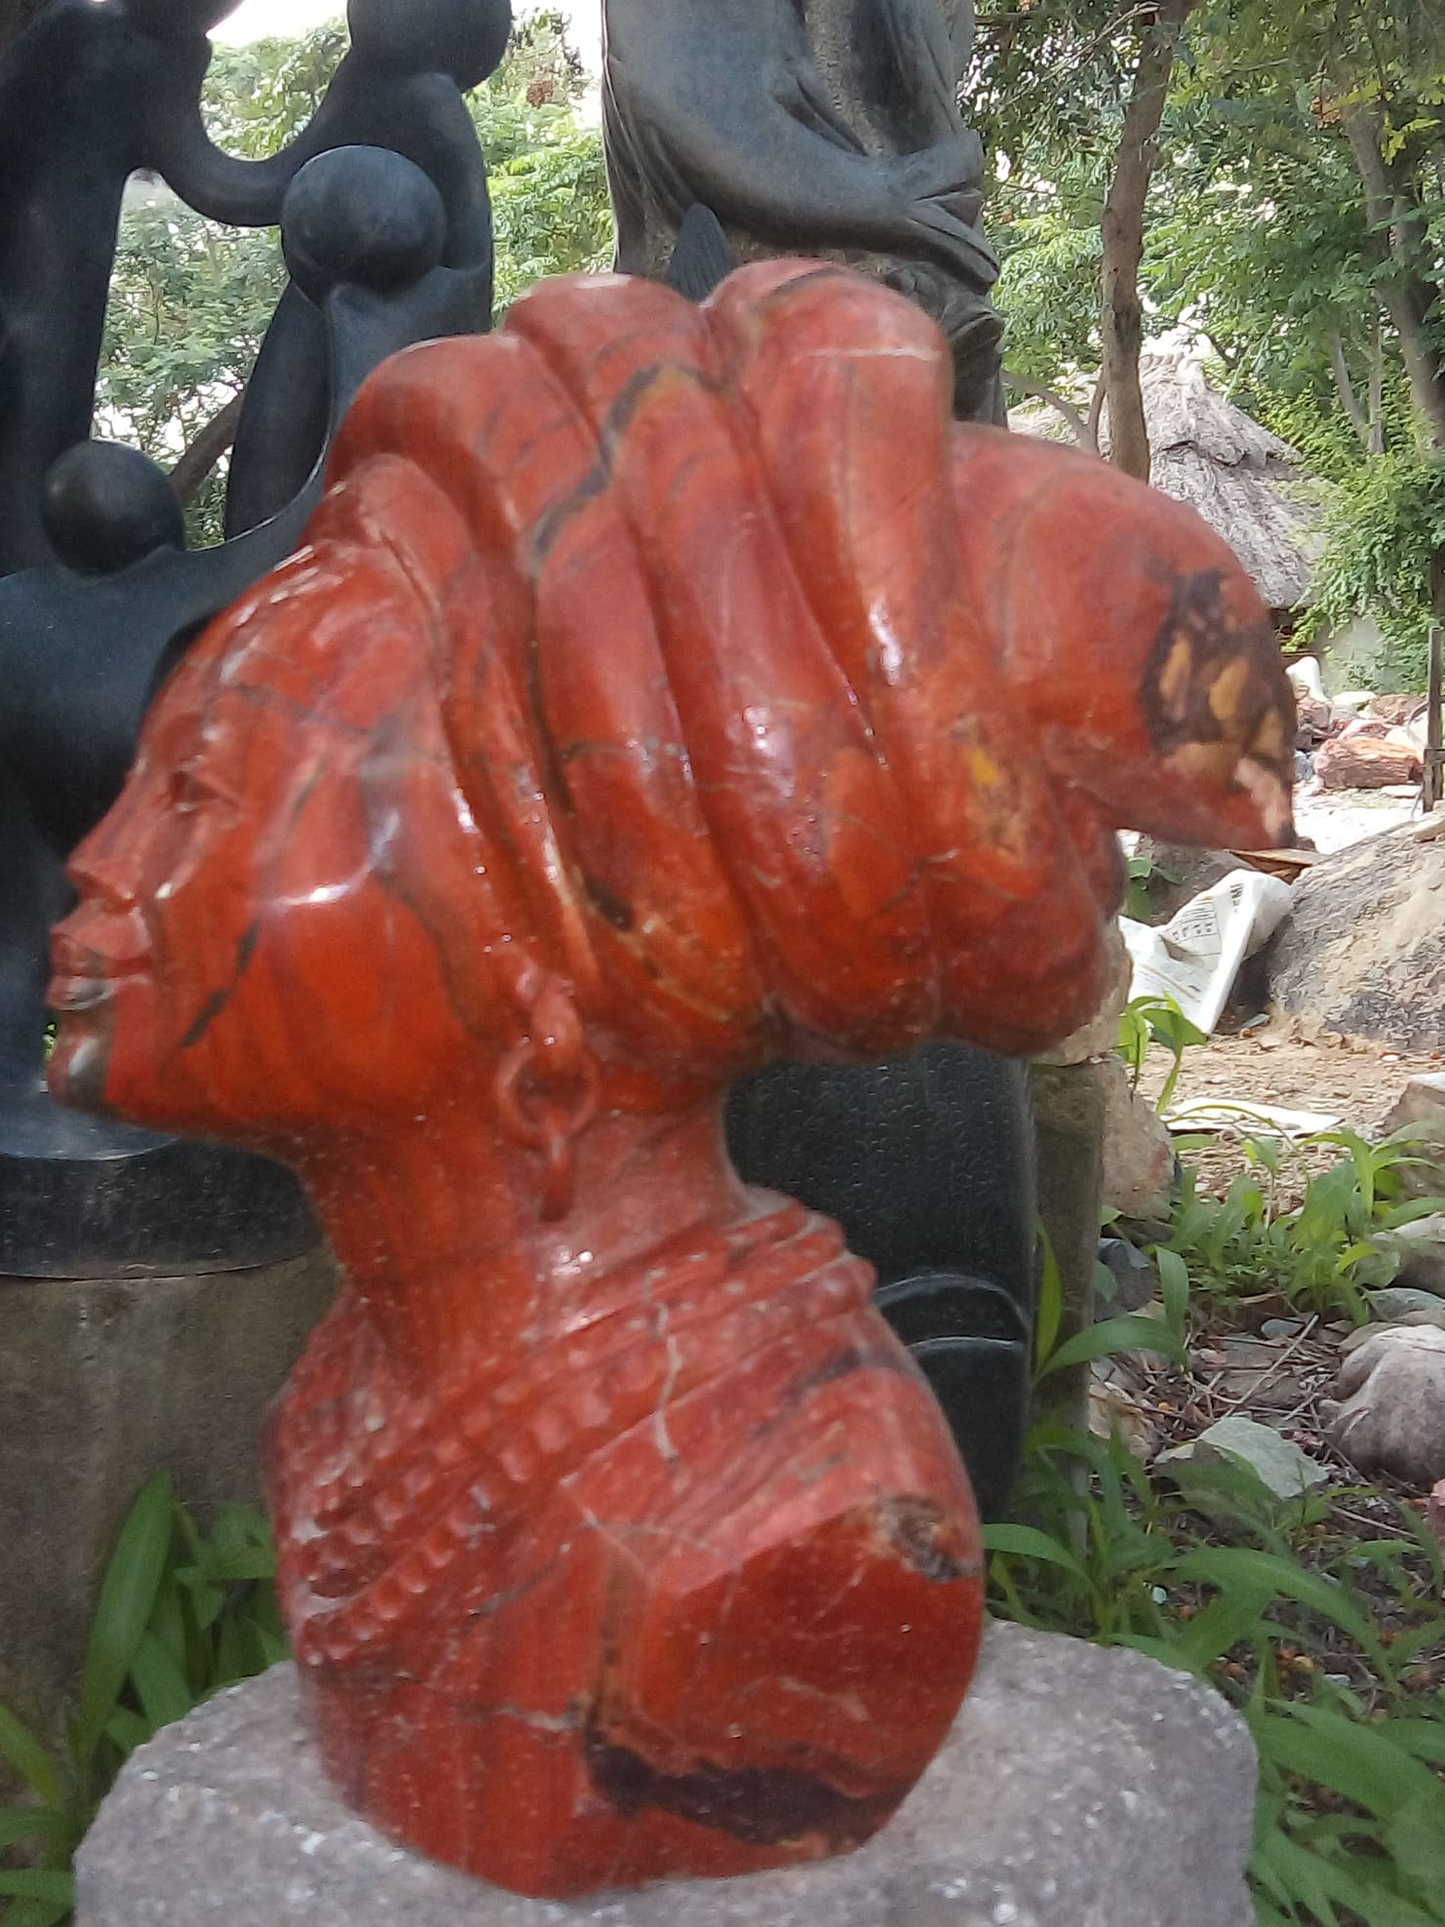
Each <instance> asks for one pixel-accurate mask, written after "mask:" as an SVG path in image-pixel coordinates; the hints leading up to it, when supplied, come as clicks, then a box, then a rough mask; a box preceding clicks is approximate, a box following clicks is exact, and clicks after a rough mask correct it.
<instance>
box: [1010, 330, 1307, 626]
mask: <svg viewBox="0 0 1445 1927" xmlns="http://www.w3.org/2000/svg"><path fill="white" fill-rule="evenodd" d="M1139 373H1140V380H1141V383H1142V385H1143V390H1144V415H1145V419H1146V421H1147V422H1148V425H1149V446H1150V449H1151V450H1152V452H1153V473H1152V476H1151V479H1152V481H1153V483H1154V486H1155V487H1156V488H1157V489H1160V490H1162V491H1163V493H1164V494H1165V495H1172V496H1174V498H1175V499H1176V500H1177V501H1180V502H1188V503H1189V504H1190V506H1191V507H1192V508H1196V509H1198V511H1199V513H1200V514H1201V515H1202V516H1203V517H1204V519H1205V521H1206V522H1208V523H1209V524H1210V525H1211V526H1212V527H1213V528H1216V529H1218V531H1219V533H1220V534H1221V535H1222V536H1223V537H1224V539H1225V541H1226V542H1228V544H1229V546H1230V547H1231V548H1232V549H1233V550H1234V552H1235V554H1236V555H1237V556H1238V557H1239V559H1240V561H1241V562H1242V563H1243V564H1244V567H1245V568H1246V570H1247V571H1248V572H1249V575H1250V577H1251V579H1252V580H1253V582H1254V585H1255V587H1256V588H1257V589H1258V590H1259V592H1260V595H1261V596H1262V597H1263V599H1264V601H1265V602H1267V603H1268V605H1269V607H1270V608H1271V609H1274V610H1288V609H1293V608H1296V607H1297V606H1298V605H1299V604H1300V603H1301V602H1302V601H1303V600H1304V598H1305V593H1306V591H1307V590H1308V588H1309V583H1310V576H1311V574H1312V573H1313V568H1314V563H1315V560H1316V559H1317V557H1318V554H1319V546H1320V545H1319V533H1318V527H1319V519H1320V508H1321V503H1320V495H1319V490H1318V488H1317V487H1316V486H1313V485H1311V484H1310V483H1309V481H1308V480H1307V479H1306V478H1305V477H1304V476H1302V474H1301V473H1300V457H1299V455H1298V454H1297V453H1296V451H1295V450H1294V449H1292V448H1291V447H1290V446H1289V444H1288V442H1282V441H1281V440H1280V438H1279V437H1278V435H1272V434H1271V433H1270V431H1269V430H1268V429H1267V428H1262V427H1261V426H1260V424H1259V423H1258V422H1257V421H1255V420H1253V419H1252V417H1250V416H1249V415H1246V414H1245V412H1244V410H1243V409H1242V408H1236V407H1235V405H1234V403H1233V402H1231V401H1227V400H1226V399H1225V397H1224V396H1223V395H1221V394H1220V393H1219V392H1218V390H1217V389H1214V388H1211V387H1210V385H1209V383H1208V382H1207V381H1206V380H1205V378H1204V371H1203V369H1202V368H1201V367H1200V365H1199V363H1198V362H1197V361H1196V360H1194V359H1193V357H1192V356H1190V355H1189V354H1188V353H1187V352H1184V351H1181V350H1173V349H1149V350H1146V351H1145V354H1144V356H1143V359H1142V361H1141V363H1140V370H1139ZM1009 421H1010V423H1011V424H1012V426H1013V427H1014V428H1016V429H1018V430H1020V431H1021V432H1022V433H1024V434H1028V435H1043V436H1046V437H1047V438H1048V439H1049V440H1051V441H1072V440H1073V439H1074V438H1073V435H1072V433H1071V432H1070V430H1069V429H1068V427H1067V426H1066V425H1065V423H1064V419H1063V417H1062V416H1061V415H1060V414H1059V413H1058V412H1057V411H1056V410H1055V409H1053V408H1051V407H1049V406H1048V404H1047V403H1044V402H1031V403H1030V404H1029V405H1028V407H1026V408H1018V409H1015V410H1014V411H1013V412H1012V413H1011V414H1010V416H1009ZM1100 439H1101V441H1102V443H1103V446H1104V449H1105V451H1106V452H1107V449H1108V446H1109V422H1108V412H1107V410H1106V411H1105V416H1104V421H1103V424H1102V430H1101V435H1100Z"/></svg>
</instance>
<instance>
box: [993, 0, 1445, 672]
mask: <svg viewBox="0 0 1445 1927" xmlns="http://www.w3.org/2000/svg"><path fill="white" fill-rule="evenodd" d="M1148 13H1149V9H1148V7H1147V6H1146V7H1143V8H1135V9H1118V8H1114V7H1110V6H1098V5H1095V4H1094V0H997V4H995V5H988V4H985V5H984V6H983V7H982V8H981V12H980V33H979V54H978V58H977V61H976V63H975V70H974V73H973V75H972V76H971V80H970V86H971V89H972V92H971V98H970V111H971V112H972V113H973V115H974V118H975V119H976V120H977V121H978V123H979V125H980V127H981V129H982V131H983V133H984V135H985V139H986V141H987V142H988V143H989V146H990V150H991V152H992V155H993V168H994V173H995V176H996V187H995V192H994V196H993V200H992V203H991V208H990V214H989V220H990V226H991V231H992V233H993V235H994V238H995V239H996V241H997V243H998V246H999V251H1000V254H1001V256H1002V257H1003V273H1002V277H1001V280H1000V284H999V293H998V300H999V305H1000V307H1001V308H1002V310H1003V312H1004V314H1005V317H1006V319H1007V321H1008V324H1009V334H1008V338H1007V346H1006V352H1007V357H1008V367H1009V369H1010V372H1011V374H1012V375H1014V376H1016V377H1018V382H1017V386H1018V387H1019V388H1020V390H1021V391H1022V392H1025V393H1038V392H1039V391H1040V390H1041V389H1049V390H1053V391H1056V392H1057V393H1059V394H1060V395H1061V396H1062V397H1063V399H1064V400H1066V401H1068V402H1070V403H1071V404H1072V405H1073V408H1074V410H1075V414H1076V417H1077V415H1079V414H1083V415H1084V416H1085V417H1086V419H1085V420H1084V421H1083V422H1082V424H1080V426H1081V427H1082V431H1083V432H1082V433H1081V434H1080V435H1079V438H1080V439H1082V440H1087V439H1088V437H1089V433H1090V432H1091V430H1092V426H1093V419H1092V416H1093V413H1096V411H1097V407H1098V403H1099V400H1100V395H1099V389H1098V382H1099V370H1100V367H1101V363H1102V362H1103V360H1104V352H1105V339H1104V334H1103V331H1102V329H1101V326H1100V310H1099V299H1100V276H1101V264H1102V261H1103V258H1104V253H1105V248H1104V239H1103V232H1102V229H1103V224H1104V211H1105V196H1106V193H1107V190H1108V185H1109V181H1110V169H1111V166H1112V164H1113V162H1112V157H1113V155H1114V152H1115V147H1116V144H1117V142H1118V138H1119V131H1120V129H1121V126H1122V123H1123V115H1124V113H1125V111H1126V102H1127V98H1128V89H1129V84H1130V72H1131V67H1130V62H1131V60H1132V59H1133V58H1134V57H1135V51H1136V49H1137V45H1138V38H1137V36H1138V33H1139V31H1140V16H1141V15H1147V14H1148ZM1156 146H1157V155H1156V157H1155V162H1154V168H1153V174H1152V179H1151V184H1150V189H1149V196H1148V200H1147V203H1146V219H1145V234H1144V249H1143V258H1142V264H1141V270H1140V287H1141V293H1142V296H1143V306H1144V317H1143V326H1144V332H1145V335H1146V336H1150V335H1152V336H1158V335H1160V334H1163V333H1164V332H1166V331H1168V330H1172V329H1176V328H1180V327H1182V328H1183V329H1184V330H1185V331H1187V332H1188V333H1190V334H1192V335H1193V336H1194V338H1195V339H1196V341H1197V342H1198V344H1199V345H1200V346H1201V347H1202V348H1203V349H1204V350H1205V351H1206V352H1207V353H1208V354H1209V355H1210V357H1211V359H1212V361H1213V363H1214V368H1213V373H1214V377H1215V379H1216V380H1217V381H1219V382H1220V383H1221V384H1223V385H1224V386H1225V387H1226V388H1227V390H1228V391H1229V393H1230V394H1231V396H1232V398H1233V399H1234V400H1236V401H1238V402H1239V403H1240V405H1241V406H1242V407H1244V408H1246V409H1248V410H1249V411H1250V413H1252V414H1254V415H1256V416H1257V417H1258V418H1259V419H1260V420H1262V421H1264V422H1265V423H1266V424H1267V425H1268V426H1269V427H1271V428H1273V429H1274V430H1275V431H1276V433H1278V434H1280V435H1282V436H1284V438H1285V439H1286V440H1287V441H1290V442H1291V443H1293V444H1294V445H1295V446H1297V447H1298V448H1300V449H1301V450H1302V452H1303V453H1304V455H1305V456H1306V458H1307V461H1308V463H1309V466H1310V469H1311V471H1312V472H1313V473H1314V474H1316V475H1318V476H1320V477H1322V478H1323V479H1324V480H1326V481H1327V482H1330V483H1332V484H1334V485H1335V493H1334V495H1333V498H1332V508H1331V512H1330V514H1329V517H1328V522H1327V536H1328V541H1329V548H1328V551H1327V554H1326V556H1325V559H1324V562H1323V564H1322V566H1321V571H1320V576H1319V585H1318V590H1317V602H1316V605H1315V606H1314V608H1313V609H1312V611H1311V613H1310V616H1309V618H1308V621H1307V624H1306V631H1307V633H1309V634H1312V635H1318V634H1320V633H1322V632H1323V631H1325V630H1327V629H1328V628H1331V627H1333V626H1336V625H1338V624H1342V623H1344V622H1347V621H1349V620H1351V619H1353V617H1354V616H1355V615H1357V614H1364V615H1368V616H1370V617H1371V618H1372V619H1373V620H1374V621H1375V622H1376V623H1377V624H1378V626H1379V628H1380V632H1381V636H1382V639H1383V650H1382V658H1381V661H1380V662H1379V663H1378V665H1377V673H1378V675H1379V676H1380V677H1381V678H1383V679H1384V680H1385V681H1387V682H1391V683H1394V684H1397V685H1398V684H1399V683H1400V682H1402V681H1403V682H1405V683H1407V684H1410V685H1413V684H1414V683H1415V682H1416V681H1417V679H1418V676H1419V673H1420V669H1421V664H1422V663H1423V659H1424V647H1425V636H1426V632H1427V629H1428V625H1429V622H1430V619H1431V615H1432V599H1431V568H1432V562H1433V561H1434V557H1435V554H1436V553H1437V552H1438V550H1437V549H1436V548H1435V546H1434V545H1438V543H1439V541H1440V539H1441V538H1440V532H1439V524H1438V517H1437V514H1436V510H1435V507H1434V505H1435V504H1436V503H1438V501H1439V499H1440V492H1441V488H1442V483H1441V480H1440V477H1439V474H1438V472H1437V469H1438V462H1439V460H1440V459H1442V457H1441V455H1440V454H1439V453H1438V451H1439V450H1440V449H1441V448H1442V447H1445V438H1442V434H1441V419H1442V416H1441V410H1442V408H1445V296H1442V289H1445V10H1442V9H1439V8H1427V7H1421V6H1419V5H1418V4H1417V3H1416V0H1202V4H1201V5H1200V6H1199V7H1198V8H1196V9H1195V10H1194V11H1193V12H1192V13H1191V14H1190V15H1189V16H1188V19H1187V21H1186V23H1185V32H1184V37H1183V39H1182V41H1181V43H1180V45H1179V48H1178V58H1177V59H1176V62H1175V64H1174V68H1173V74H1172V80H1171V85H1170V92H1169V98H1168V101H1167V104H1166V108H1165V112H1164V115H1163V119H1162V124H1161V128H1160V132H1159V135H1158V138H1157V142H1156ZM1091 395H1092V396H1093V398H1094V411H1090V409H1089V400H1090V397H1091Z"/></svg>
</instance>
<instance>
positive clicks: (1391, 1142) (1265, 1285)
mask: <svg viewBox="0 0 1445 1927" xmlns="http://www.w3.org/2000/svg"><path fill="white" fill-rule="evenodd" d="M1305 1143H1306V1144H1309V1145H1320V1144H1328V1145H1335V1146H1338V1147H1339V1148H1340V1149H1342V1150H1343V1151H1344V1152H1345V1153H1346V1156H1345V1157H1343V1158H1342V1159H1341V1160H1340V1161H1339V1163H1337V1164H1334V1165H1332V1166H1331V1167H1330V1168H1329V1169H1328V1170H1326V1171H1322V1172H1319V1173H1317V1174H1315V1175H1313V1176H1311V1177H1310V1178H1308V1180H1307V1181H1306V1184H1305V1189H1304V1196H1303V1199H1302V1201H1301V1202H1300V1203H1298V1204H1296V1205H1291V1206H1288V1207H1286V1206H1283V1205H1282V1203H1281V1193H1282V1186H1281V1158H1282V1155H1284V1154H1283V1153H1282V1151H1281V1146H1280V1142H1279V1140H1278V1139H1276V1138H1271V1137H1263V1136H1261V1137H1257V1138H1250V1139H1247V1140H1246V1141H1245V1143H1244V1145H1243V1147H1242V1154H1243V1156H1244V1158H1245V1161H1246V1164H1247V1167H1248V1168H1247V1169H1246V1170H1244V1171H1242V1172H1241V1173H1240V1175H1239V1176H1238V1177H1237V1178H1235V1179H1234V1181H1233V1183H1232V1184H1231V1185H1230V1187H1229V1189H1228V1191H1227V1192H1226V1193H1225V1195H1224V1197H1223V1198H1222V1199H1221V1198H1214V1197H1210V1196H1208V1195H1207V1194H1206V1195H1201V1194H1200V1192H1199V1188H1198V1183H1197V1180H1196V1178H1195V1175H1194V1173H1193V1172H1192V1171H1191V1170H1189V1169H1188V1168H1187V1167H1186V1169H1185V1172H1184V1177H1183V1181H1182V1185H1181V1189H1180V1195H1179V1199H1178V1202H1177V1204H1176V1206H1175V1209H1174V1215H1173V1219H1172V1223H1171V1227H1170V1235H1169V1240H1168V1247H1167V1248H1168V1249H1169V1250H1171V1251H1173V1252H1175V1253H1177V1255H1178V1256H1179V1257H1181V1258H1182V1259H1183V1260H1184V1262H1185V1264H1186V1265H1187V1266H1188V1270H1189V1279H1190V1283H1191V1284H1192V1285H1193V1287H1194V1288H1195V1290H1197V1291H1200V1292H1202V1293H1205V1294H1207V1295H1208V1296H1209V1297H1210V1298H1213V1299H1216V1300H1218V1299H1229V1298H1238V1297H1251V1296H1255V1295H1257V1294H1260V1293H1264V1292H1271V1291H1273V1292H1278V1293H1279V1294H1280V1295H1281V1296H1282V1297H1283V1298H1285V1299H1286V1300H1287V1301H1288V1302H1289V1303H1290V1304H1291V1305H1293V1306H1296V1307H1297V1308H1299V1309H1300V1310H1303V1311H1312V1312H1317V1313H1319V1314H1320V1315H1321V1316H1323V1317H1330V1316H1336V1315H1338V1314H1340V1313H1343V1314H1344V1315H1345V1316H1347V1317H1349V1318H1351V1319H1353V1320H1354V1321H1355V1323H1356V1324H1363V1323H1364V1322H1365V1320H1366V1319H1367V1318H1368V1316H1369V1305H1368V1301H1367V1299H1366V1298H1365V1297H1364V1293H1365V1292H1366V1291H1369V1290H1373V1289H1376V1288H1378V1287H1379V1286H1381V1285H1387V1284H1389V1282H1390V1280H1391V1279H1392V1278H1393V1277H1394V1276H1395V1273H1396V1272H1397V1270H1398V1269H1399V1260H1398V1258H1397V1257H1396V1256H1395V1255H1394V1254H1393V1253H1390V1252H1388V1251H1385V1250H1382V1249H1381V1248H1380V1247H1379V1246H1378V1245H1377V1244H1376V1243H1375V1242H1374V1239H1375V1238H1376V1237H1377V1236H1378V1234H1379V1233H1381V1232H1387V1231H1393V1230H1398V1229H1399V1228H1400V1226H1402V1225H1405V1224H1408V1223H1410V1222H1411V1221H1412V1220H1413V1219H1416V1218H1421V1217H1426V1216H1429V1215H1431V1214H1433V1213H1435V1212H1438V1211H1445V1199H1440V1198H1421V1199H1407V1198H1406V1197H1405V1194H1404V1187H1403V1184H1402V1182H1401V1179H1402V1174H1403V1172H1404V1171H1405V1170H1407V1169H1408V1168H1409V1167H1411V1166H1414V1165H1419V1164H1421V1163H1423V1162H1424V1159H1423V1158H1422V1157H1421V1154H1420V1134H1419V1130H1418V1127H1410V1126H1407V1127H1406V1128H1405V1129H1404V1130H1401V1131H1396V1132H1395V1133H1394V1134H1393V1135H1392V1136H1390V1137H1387V1138H1386V1139H1385V1140H1384V1141H1383V1142H1382V1143H1380V1144H1369V1143H1367V1142H1366V1141H1365V1139H1363V1138H1362V1137H1360V1136H1359V1135H1358V1134H1357V1133H1356V1132H1354V1131H1347V1130H1338V1131H1322V1132H1320V1133H1319V1134H1318V1135H1317V1136H1315V1137H1312V1138H1307V1139H1306V1140H1305Z"/></svg>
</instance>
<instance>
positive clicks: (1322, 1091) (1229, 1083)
mask: <svg viewBox="0 0 1445 1927" xmlns="http://www.w3.org/2000/svg"><path fill="white" fill-rule="evenodd" d="M1173 1061H1174V1060H1173V1058H1172V1057H1171V1056H1170V1055H1169V1053H1168V1052H1167V1051H1163V1050H1160V1049H1159V1048H1158V1047H1157V1046H1155V1047H1154V1048H1153V1049H1151V1051H1150V1053H1149V1061H1148V1063H1147V1064H1146V1065H1145V1068H1144V1075H1143V1077H1142V1078H1141V1079H1140V1085H1139V1088H1140V1090H1141V1091H1142V1092H1143V1093H1144V1094H1145V1095H1146V1096H1148V1097H1149V1099H1150V1100H1151V1101H1152V1100H1154V1099H1155V1098H1157V1096H1158V1094H1159V1092H1160V1090H1161V1089H1162V1088H1163V1084H1164V1080H1165V1078H1166V1077H1167V1075H1168V1073H1169V1070H1170V1068H1171V1066H1172V1064H1173ZM1442 1062H1445V1053H1441V1052H1440V1051H1430V1052H1419V1051H1398V1050H1391V1049H1390V1048H1389V1047H1388V1046H1386V1045H1384V1044H1377V1043H1372V1042H1370V1041H1369V1039H1367V1038H1363V1037H1339V1036H1334V1035H1332V1034H1330V1033H1328V1032H1315V1033H1314V1034H1313V1035H1311V1034H1310V1033H1309V1031H1308V1030H1307V1027H1306V1026H1305V1025H1303V1024H1302V1023H1301V1022H1300V1021H1299V1020H1298V1019H1297V1018H1279V1017H1276V1018H1274V1019H1273V1020H1272V1021H1271V1022H1270V1023H1269V1024H1268V1025H1266V1026H1265V1027H1264V1028H1262V1029H1253V1030H1248V1031H1245V1032H1242V1033H1240V1034H1239V1035H1236V1036H1221V1035H1216V1036H1214V1037H1212V1038H1211V1039H1210V1040H1209V1042H1208V1043H1207V1044H1200V1045H1195V1046H1194V1047H1192V1048H1191V1049H1189V1050H1186V1051H1185V1053H1184V1062H1183V1066H1182V1068H1181V1070H1180V1074H1179V1082H1178V1085H1177V1086H1176V1088H1175V1092H1174V1102H1175V1104H1187V1103H1189V1102H1190V1101H1192V1100H1193V1101H1205V1102H1208V1103H1211V1104H1214V1103H1218V1104H1232V1103H1238V1104H1242V1105H1258V1104H1272V1105H1281V1106H1283V1107H1285V1108H1286V1109H1288V1110H1292V1111H1308V1112H1312V1113H1316V1114H1322V1115H1323V1116H1325V1117H1328V1118H1333V1119H1335V1120H1337V1121H1338V1122H1339V1124H1341V1125H1343V1126H1346V1127H1348V1128H1349V1129H1350V1130H1353V1131H1358V1132H1359V1133H1360V1135H1361V1136H1362V1137H1366V1138H1370V1139H1372V1140H1373V1139H1377V1138H1379V1137H1381V1136H1383V1134H1384V1123H1385V1118H1386V1116H1387V1115H1388V1113H1389V1111H1390V1108H1391V1106H1392V1105H1393V1104H1394V1102H1395V1099H1396V1098H1397V1097H1398V1096H1399V1095H1400V1092H1401V1091H1402V1090H1403V1089H1404V1087H1405V1085H1406V1083H1407V1082H1408V1081H1409V1079H1410V1078H1412V1077H1414V1076H1416V1075H1418V1074H1419V1073H1421V1072H1423V1071H1439V1070H1440V1069H1441V1067H1442ZM1265 1128H1266V1127H1264V1126H1262V1125H1260V1124H1259V1123H1257V1122H1252V1121H1250V1120H1248V1119H1241V1120H1240V1122H1239V1124H1238V1126H1237V1127H1232V1128H1228V1129H1225V1130H1221V1131H1217V1132H1212V1133H1211V1134H1210V1135H1211V1136H1212V1137H1213V1138H1214V1140H1215V1148H1211V1149H1191V1150H1190V1151H1189V1153H1188V1161H1189V1163H1190V1164H1191V1165H1193V1166H1194V1168H1195V1169H1196V1170H1197V1171H1198V1172H1199V1174H1200V1182H1201V1189H1203V1188H1205V1187H1207V1188H1208V1189H1209V1190H1211V1191H1214V1192H1216V1193H1218V1194H1220V1195H1222V1194H1223V1192H1224V1191H1225V1190H1226V1189H1227V1187H1228V1185H1229V1182H1230V1180H1231V1179H1232V1178H1233V1177H1235V1175H1236V1174H1237V1173H1238V1172H1239V1170H1240V1169H1241V1168H1242V1164H1243V1160H1242V1158H1241V1155H1240V1150H1239V1146H1240V1141H1241V1139H1242V1138H1245V1137H1249V1136H1260V1135H1263V1134H1264V1131H1265ZM1191 1135H1193V1133H1191ZM1341 1155H1342V1153H1341V1151H1340V1149H1339V1147H1338V1146H1336V1145H1309V1144H1305V1145H1300V1146H1298V1147H1297V1154H1296V1155H1295V1156H1293V1157H1291V1158H1290V1159H1288V1160H1287V1161H1286V1165H1287V1170H1288V1172H1289V1173H1290V1174H1291V1175H1292V1177H1293V1180H1294V1186H1296V1187H1297V1186H1302V1185H1303V1181H1304V1176H1305V1174H1306V1173H1308V1172H1311V1171H1320V1170H1323V1169H1324V1168H1325V1167H1326V1166H1327V1165H1330V1164H1333V1163H1335V1162H1336V1161H1337V1160H1338V1159H1339V1158H1340V1156H1341ZM1291 1188H1294V1187H1291V1186H1287V1187H1286V1189H1291ZM1283 1201H1285V1202H1289V1203H1292V1202H1294V1201H1295V1199H1294V1198H1293V1197H1290V1198H1288V1199H1286V1200H1283Z"/></svg>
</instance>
